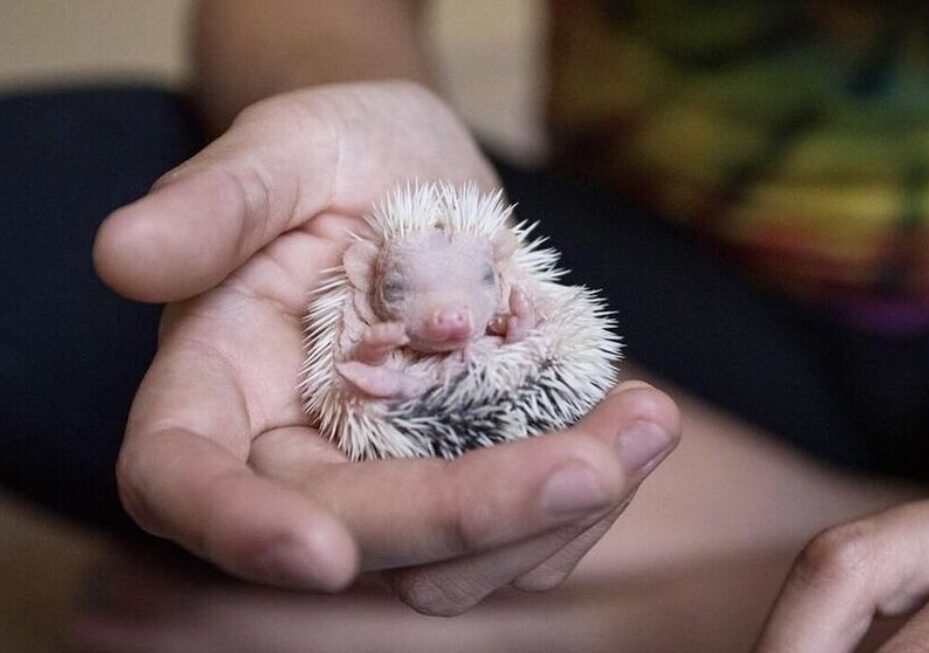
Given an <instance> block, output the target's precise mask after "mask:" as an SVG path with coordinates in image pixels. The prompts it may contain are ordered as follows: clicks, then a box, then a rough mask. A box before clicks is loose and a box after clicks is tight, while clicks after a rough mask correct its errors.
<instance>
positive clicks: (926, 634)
mask: <svg viewBox="0 0 929 653" xmlns="http://www.w3.org/2000/svg"><path fill="white" fill-rule="evenodd" d="M927 649H929V605H927V606H923V608H922V609H921V610H920V611H919V612H917V613H916V614H915V615H913V617H912V618H911V619H910V620H909V621H908V622H907V623H906V624H905V625H904V626H903V628H901V629H900V630H899V631H897V633H896V634H895V635H894V636H893V637H891V638H890V639H889V640H888V641H887V642H885V643H884V645H883V646H882V647H881V648H879V649H878V651H877V653H914V652H918V651H926V650H927Z"/></svg>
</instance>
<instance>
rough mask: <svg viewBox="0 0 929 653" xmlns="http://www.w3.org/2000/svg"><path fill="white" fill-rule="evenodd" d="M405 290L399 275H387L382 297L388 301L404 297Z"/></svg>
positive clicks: (396, 300)
mask: <svg viewBox="0 0 929 653" xmlns="http://www.w3.org/2000/svg"><path fill="white" fill-rule="evenodd" d="M403 292H404V287H403V283H402V282H401V281H400V279H398V278H397V277H387V278H386V279H384V283H383V284H382V285H381V297H382V298H383V299H384V301H385V302H388V303H393V302H398V301H400V300H401V299H403Z"/></svg>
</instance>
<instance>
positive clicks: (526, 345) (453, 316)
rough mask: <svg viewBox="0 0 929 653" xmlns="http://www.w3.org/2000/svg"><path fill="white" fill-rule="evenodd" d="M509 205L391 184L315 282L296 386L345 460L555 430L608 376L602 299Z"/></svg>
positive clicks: (462, 447)
mask: <svg viewBox="0 0 929 653" xmlns="http://www.w3.org/2000/svg"><path fill="white" fill-rule="evenodd" d="M512 211H513V207H512V206H506V205H505V204H504V202H503V196H502V191H498V192H496V193H492V194H482V193H481V192H480V191H479V190H478V188H477V186H475V185H473V184H468V185H465V186H463V187H455V186H452V185H449V184H444V183H438V184H420V185H407V186H401V187H398V188H397V189H395V190H394V191H393V192H392V193H391V194H390V195H389V196H388V197H387V199H386V200H385V201H383V202H382V203H380V204H379V205H377V206H376V207H375V209H374V211H373V213H372V214H371V215H369V216H366V217H365V221H366V222H367V225H368V227H369V231H370V233H367V234H364V235H353V238H354V239H353V242H352V243H351V244H350V245H349V247H348V248H347V249H346V251H345V253H344V255H343V259H342V265H341V266H339V267H336V268H334V269H332V270H330V271H328V274H327V276H326V277H325V281H324V282H323V283H322V284H321V286H320V287H319V288H318V289H317V290H316V291H315V292H314V294H313V297H312V299H311V302H310V306H309V310H308V313H307V316H306V351H307V357H306V362H305V364H304V366H303V369H302V371H301V383H300V392H301V395H302V397H303V401H304V407H305V409H306V411H307V413H308V414H309V415H310V418H311V420H312V421H313V423H314V425H316V426H318V428H319V429H320V431H321V432H322V434H323V435H324V436H327V437H329V438H330V439H332V440H333V441H334V442H336V443H337V444H338V446H339V447H340V448H341V449H342V451H343V452H344V453H345V454H346V455H347V456H348V457H349V458H351V459H352V460H363V459H370V458H388V457H405V456H442V457H445V458H452V457H455V456H458V455H460V454H461V453H463V452H465V451H467V450H469V449H473V448H475V447H485V446H490V445H492V444H494V443H497V442H503V441H506V440H513V439H516V438H523V437H527V436H530V435H537V434H540V433H543V432H545V431H551V430H556V429H561V428H564V427H566V426H569V425H571V424H573V423H574V422H575V421H577V420H578V419H579V418H580V417H581V416H582V415H584V414H585V413H586V412H587V411H588V410H589V409H590V408H591V407H592V406H593V405H594V404H595V403H596V402H598V401H599V400H600V399H601V398H603V396H604V395H605V394H606V392H607V391H608V390H609V388H611V387H612V386H613V384H614V383H615V381H616V371H615V364H616V363H617V362H618V361H619V358H620V344H619V338H618V337H617V336H616V335H615V334H614V333H613V330H612V329H613V327H614V323H613V320H612V318H611V317H610V316H609V314H608V313H607V311H606V307H605V305H604V302H603V300H602V299H600V298H599V297H598V296H597V294H596V293H595V292H593V291H591V290H588V289H586V288H583V287H578V286H566V285H563V284H560V283H558V278H559V277H560V276H561V275H562V274H563V272H562V271H560V270H558V269H556V267H555V265H556V263H557V258H558V255H557V253H556V252H555V251H554V250H552V249H543V248H542V247H541V244H542V242H543V239H536V240H534V241H530V240H528V234H529V232H530V231H531V229H532V226H526V225H525V223H523V224H520V225H518V226H516V227H510V226H508V224H507V220H508V218H509V217H510V215H511V213H512Z"/></svg>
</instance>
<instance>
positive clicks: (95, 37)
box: [0, 0, 545, 158]
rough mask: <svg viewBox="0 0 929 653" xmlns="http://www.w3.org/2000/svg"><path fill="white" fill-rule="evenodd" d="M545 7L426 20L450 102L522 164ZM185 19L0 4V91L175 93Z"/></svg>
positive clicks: (534, 149) (129, 7)
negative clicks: (51, 86)
mask: <svg viewBox="0 0 929 653" xmlns="http://www.w3.org/2000/svg"><path fill="white" fill-rule="evenodd" d="M255 1H256V2H260V1H261V0H255ZM309 1H312V0H309ZM371 1H372V2H377V1H378V0H371ZM542 5H543V3H542V1H541V0H436V1H434V2H433V4H432V10H431V11H430V19H429V33H430V36H431V40H432V43H433V46H434V50H435V52H436V54H437V56H438V58H439V60H440V61H441V70H442V72H443V78H444V79H445V82H446V83H445V86H446V88H447V90H448V93H449V96H450V98H451V99H452V101H453V102H454V103H455V104H456V106H458V108H459V110H460V111H461V112H462V114H463V115H464V116H465V117H466V119H467V120H468V121H469V122H470V123H471V124H473V125H474V126H475V128H476V129H477V130H478V131H480V132H481V133H482V134H484V135H485V136H486V137H487V138H488V139H489V140H491V141H493V142H495V143H497V144H500V145H502V146H504V147H505V148H506V149H508V150H510V151H511V152H513V153H515V154H517V155H519V156H522V157H524V158H534V157H537V156H538V155H539V154H540V152H541V151H542V139H541V136H540V134H541V130H540V127H539V126H540V120H539V107H540V103H539V101H538V98H539V95H540V75H539V72H540V67H539V61H540V59H541V58H540V53H541V49H542V42H541V38H542V35H543V23H544V20H545V16H544V12H543V10H542ZM189 9H190V0H0V90H4V89H15V88H21V87H24V86H28V85H33V84H35V83H36V82H41V83H57V82H61V81H67V82H80V81H82V80H87V79H98V78H100V77H106V78H109V79H143V80H150V81H159V82H166V83H169V84H178V83H179V82H181V81H182V80H183V79H184V76H185V74H186V71H187V59H186V56H185V25H186V18H187V14H188V12H189Z"/></svg>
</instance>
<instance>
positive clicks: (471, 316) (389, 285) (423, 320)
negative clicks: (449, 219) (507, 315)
mask: <svg viewBox="0 0 929 653" xmlns="http://www.w3.org/2000/svg"><path fill="white" fill-rule="evenodd" d="M500 297H501V284H500V275H499V272H498V269H497V263H496V260H495V256H494V247H493V244H492V243H491V242H489V241H487V240H482V239H479V238H475V237H468V236H458V235H456V236H449V235H448V234H446V233H445V232H443V231H440V230H436V231H435V232H434V233H432V234H429V235H428V236H416V237H410V238H406V239H403V240H400V241H397V242H394V243H391V244H390V245H388V246H386V247H385V248H384V249H382V250H381V252H380V254H379V256H378V258H377V262H376V265H375V279H374V286H373V302H374V310H375V312H376V313H377V314H378V317H380V318H381V319H383V320H387V321H392V322H401V323H402V324H403V325H404V327H405V328H406V334H407V337H408V338H409V339H410V343H409V346H410V347H411V348H413V349H416V350H417V351H422V352H446V351H454V350H456V349H461V348H462V347H464V346H465V345H467V344H468V343H469V342H471V341H473V340H476V339H477V338H479V337H481V336H482V335H483V334H484V333H485V332H486V329H487V324H488V323H489V322H490V320H491V318H492V317H493V315H494V313H495V312H496V310H497V307H498V305H499V304H500Z"/></svg>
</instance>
